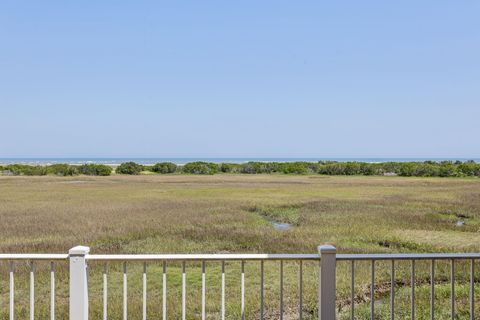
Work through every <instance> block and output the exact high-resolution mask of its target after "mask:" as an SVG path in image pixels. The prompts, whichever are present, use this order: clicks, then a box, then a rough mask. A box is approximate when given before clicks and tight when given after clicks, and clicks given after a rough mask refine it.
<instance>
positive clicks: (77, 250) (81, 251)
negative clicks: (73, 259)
mask: <svg viewBox="0 0 480 320" xmlns="http://www.w3.org/2000/svg"><path fill="white" fill-rule="evenodd" d="M89 252H90V247H85V246H76V247H73V248H72V249H70V250H68V254H69V255H76V256H82V255H87V254H88V253H89Z"/></svg>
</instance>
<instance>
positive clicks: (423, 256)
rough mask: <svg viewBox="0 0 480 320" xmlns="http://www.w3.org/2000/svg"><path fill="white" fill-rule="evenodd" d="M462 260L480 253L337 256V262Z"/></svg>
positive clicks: (477, 257) (477, 255) (479, 256)
mask: <svg viewBox="0 0 480 320" xmlns="http://www.w3.org/2000/svg"><path fill="white" fill-rule="evenodd" d="M452 259H453V260H461V259H480V253H374V254H337V260H340V261H342V260H350V261H351V260H452Z"/></svg>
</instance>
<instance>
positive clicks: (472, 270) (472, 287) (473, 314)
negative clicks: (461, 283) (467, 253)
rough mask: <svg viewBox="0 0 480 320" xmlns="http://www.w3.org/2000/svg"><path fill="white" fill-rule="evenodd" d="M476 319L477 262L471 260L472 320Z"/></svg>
mask: <svg viewBox="0 0 480 320" xmlns="http://www.w3.org/2000/svg"><path fill="white" fill-rule="evenodd" d="M474 319H475V260H474V259H472V260H470V320H474Z"/></svg>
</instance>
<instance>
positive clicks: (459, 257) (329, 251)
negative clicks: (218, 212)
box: [0, 245, 480, 320]
mask: <svg viewBox="0 0 480 320" xmlns="http://www.w3.org/2000/svg"><path fill="white" fill-rule="evenodd" d="M67 260H68V261H69V293H70V295H69V310H70V312H69V314H70V320H88V317H89V296H88V287H89V277H88V269H87V264H88V262H89V261H92V262H93V261H103V262H105V266H104V269H103V288H102V291H103V296H102V299H103V301H102V307H103V309H102V315H103V319H104V320H106V319H108V283H109V282H108V268H107V264H106V262H109V261H112V262H113V261H117V262H118V261H120V262H123V272H122V273H123V276H122V296H123V301H122V315H123V319H124V320H127V316H128V305H129V303H128V282H127V281H128V275H127V263H128V262H135V261H136V262H143V272H142V311H141V312H142V314H141V318H142V319H144V320H146V319H147V263H148V262H153V261H155V262H161V263H162V266H163V267H162V291H161V292H162V293H161V297H162V307H161V311H162V319H167V318H168V313H167V311H168V310H167V294H168V292H167V263H168V262H173V261H176V262H180V263H181V272H182V281H181V297H182V298H181V317H182V319H183V320H185V319H186V318H187V308H186V306H187V299H186V296H187V295H186V286H187V281H186V263H187V262H192V261H198V262H200V263H201V319H202V320H205V319H206V315H207V311H206V290H207V287H206V262H217V263H221V299H220V301H219V302H220V312H219V317H220V319H222V320H223V319H225V310H226V301H225V300H226V299H225V286H226V284H225V264H226V263H228V262H232V261H236V262H239V263H240V266H241V268H240V270H241V274H240V285H241V290H240V299H241V301H240V308H241V311H240V318H241V319H244V318H245V302H246V300H245V263H246V262H248V261H250V262H256V263H259V264H260V286H259V290H260V293H259V295H260V307H259V310H258V312H257V313H256V314H258V317H259V318H260V319H264V315H265V313H264V298H265V297H264V262H265V261H277V262H278V263H279V267H280V277H279V283H280V289H279V290H280V294H279V310H278V314H279V318H280V319H283V317H284V311H285V310H284V301H283V300H284V282H283V281H284V280H283V279H284V274H283V273H284V267H283V266H284V262H286V261H294V262H296V263H298V267H299V268H298V272H299V273H298V288H299V296H298V309H297V310H298V318H299V319H303V274H304V270H303V262H304V261H314V262H315V261H318V262H319V268H320V269H319V278H318V317H319V319H320V320H331V319H335V318H336V316H337V314H338V310H337V304H336V295H337V289H336V282H337V280H338V278H337V271H338V270H339V269H338V266H337V265H339V264H340V263H344V262H349V263H350V265H349V268H350V276H348V275H343V274H342V277H345V278H348V277H350V279H349V281H350V283H351V290H350V315H349V318H350V319H355V298H356V293H355V283H356V268H357V262H361V261H364V262H365V261H367V262H369V263H370V297H369V299H370V301H369V304H370V318H371V319H375V318H376V314H375V289H376V283H375V272H376V265H377V262H382V261H383V262H385V261H389V262H390V267H389V268H390V293H389V296H390V301H389V307H390V319H394V318H395V287H396V277H395V270H396V268H397V266H396V261H409V262H410V284H409V287H410V319H415V316H416V310H415V287H416V261H430V270H429V271H430V277H429V286H430V306H429V308H430V318H431V319H434V318H435V266H436V263H437V262H440V261H447V262H449V264H450V279H449V282H450V302H451V303H450V313H451V318H452V319H455V317H456V311H455V306H456V301H455V283H456V280H455V274H456V273H455V270H456V269H455V266H456V262H457V261H467V262H468V263H469V273H470V274H469V283H468V284H469V286H470V287H469V291H468V292H469V293H468V295H469V297H468V299H469V310H468V311H469V313H468V317H469V319H472V320H473V319H475V262H476V261H477V260H480V253H453V254H451V253H449V254H444V253H443V254H442V253H440V254H337V253H336V249H335V247H333V246H330V245H325V246H320V247H319V250H318V254H133V255H115V254H113V255H93V254H92V255H91V254H89V248H88V247H82V246H78V247H75V248H72V249H70V251H69V253H68V254H0V261H7V262H9V303H8V308H9V312H8V313H9V319H10V320H14V318H15V310H16V309H15V263H16V261H28V262H29V265H30V268H29V275H30V277H29V293H30V297H29V316H30V319H31V320H33V319H35V301H36V300H35V265H36V264H35V263H36V261H49V262H50V264H51V265H50V297H49V299H50V319H51V320H54V319H55V299H56V295H55V265H56V263H57V262H58V261H65V262H66V261H67ZM397 287H398V286H397Z"/></svg>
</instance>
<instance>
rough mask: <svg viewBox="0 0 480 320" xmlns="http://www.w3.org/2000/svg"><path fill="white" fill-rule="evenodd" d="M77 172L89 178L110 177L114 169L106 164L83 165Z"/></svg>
mask: <svg viewBox="0 0 480 320" xmlns="http://www.w3.org/2000/svg"><path fill="white" fill-rule="evenodd" d="M77 171H78V173H80V174H84V175H87V176H109V175H110V174H111V173H112V167H110V166H106V165H104V164H83V165H81V166H79V167H78V168H77Z"/></svg>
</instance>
